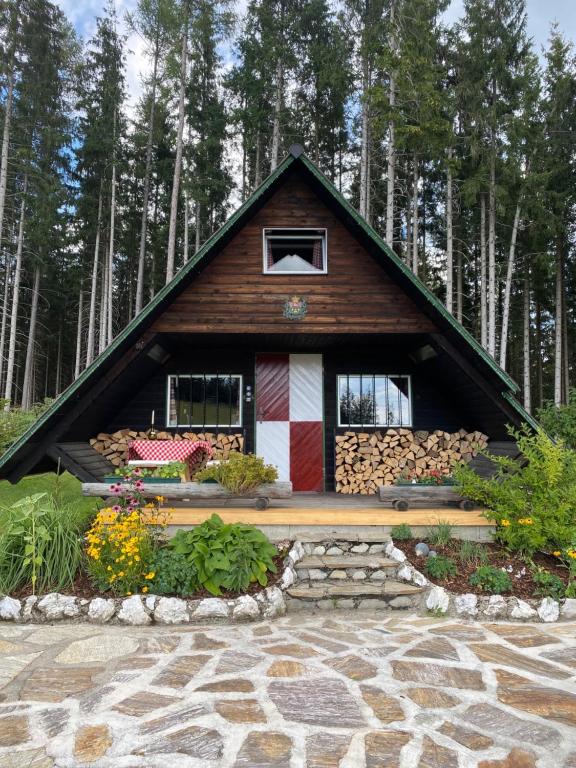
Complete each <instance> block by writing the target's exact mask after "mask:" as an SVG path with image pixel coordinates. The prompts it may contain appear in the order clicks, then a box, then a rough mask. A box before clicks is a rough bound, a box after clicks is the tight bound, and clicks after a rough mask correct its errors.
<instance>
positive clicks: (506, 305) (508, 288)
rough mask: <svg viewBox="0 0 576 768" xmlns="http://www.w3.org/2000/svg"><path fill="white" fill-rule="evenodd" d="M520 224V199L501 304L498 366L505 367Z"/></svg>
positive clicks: (511, 238) (515, 214)
mask: <svg viewBox="0 0 576 768" xmlns="http://www.w3.org/2000/svg"><path fill="white" fill-rule="evenodd" d="M519 226H520V201H518V205H517V206H516V211H515V213H514V223H513V224H512V235H511V237H510V249H509V251H508V266H507V269H506V283H505V285H504V302H503V306H502V331H501V333H500V367H501V368H504V369H505V368H506V349H507V346H508V325H509V322H510V300H511V296H512V277H513V275H514V259H515V257H516V239H517V237H518V228H519Z"/></svg>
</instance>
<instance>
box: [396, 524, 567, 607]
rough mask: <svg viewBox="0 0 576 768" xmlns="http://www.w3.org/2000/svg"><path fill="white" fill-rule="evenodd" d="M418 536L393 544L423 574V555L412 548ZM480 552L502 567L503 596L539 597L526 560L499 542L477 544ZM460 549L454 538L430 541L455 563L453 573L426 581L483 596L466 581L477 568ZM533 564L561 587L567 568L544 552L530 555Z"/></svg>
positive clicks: (457, 541) (498, 566)
mask: <svg viewBox="0 0 576 768" xmlns="http://www.w3.org/2000/svg"><path fill="white" fill-rule="evenodd" d="M419 541H420V540H419V539H410V540H407V541H398V540H396V539H395V540H394V544H395V545H396V547H398V549H400V550H401V551H402V552H403V553H404V554H405V555H406V558H407V560H408V561H409V562H410V563H411V564H412V565H413V566H414V567H415V568H417V569H418V570H420V571H422V572H423V573H425V572H426V571H425V564H426V559H427V558H425V557H421V556H420V557H419V556H418V555H416V553H415V551H414V547H415V545H416V544H417V543H418V542H419ZM478 546H479V547H481V549H482V551H483V552H484V553H485V556H486V563H485V564H486V565H491V566H493V567H495V568H500V569H504V570H506V572H507V573H508V575H509V576H510V580H511V583H512V588H511V589H510V590H509V591H507V592H504V593H503V595H504V596H506V597H509V596H513V597H518V598H520V599H521V600H527V599H529V598H533V597H543V596H544V595H540V594H539V593H538V585H537V584H536V583H535V581H534V577H533V572H532V571H531V569H530V568H529V567H528V564H527V563H526V560H525V559H523V558H521V557H520V556H519V555H517V554H514V553H512V552H509V551H508V550H507V549H505V548H504V547H503V546H502V545H500V544H496V543H494V544H479V545H478ZM461 548H462V541H459V540H456V539H450V541H449V542H448V543H447V544H445V545H441V544H430V549H433V550H434V551H435V552H437V553H438V555H441V556H444V557H448V558H450V559H451V560H453V561H454V563H455V565H456V569H457V572H456V575H455V576H448V577H447V578H446V579H443V580H441V581H440V580H435V579H433V578H431V577H430V576H428V578H429V579H430V581H432V582H433V583H435V584H438V585H439V586H442V587H444V589H446V590H448V591H449V592H451V593H453V594H457V595H463V594H474V595H479V596H480V595H486V594H490V593H487V592H485V591H483V590H482V589H481V588H479V587H478V586H475V585H473V584H470V581H469V580H470V577H471V576H472V574H473V573H474V571H475V570H476V568H477V567H478V565H479V563H478V562H463V561H462V560H461V558H460V557H459V553H460V550H461ZM533 562H534V566H535V567H536V568H543V569H545V570H546V571H548V572H549V573H552V574H554V575H555V576H557V577H558V578H559V579H561V580H562V582H563V583H564V586H565V587H566V586H567V585H568V569H567V568H566V567H565V566H564V565H563V564H562V563H561V562H560V561H559V560H558V558H556V557H553V556H552V555H548V554H545V553H536V554H535V555H534V557H533Z"/></svg>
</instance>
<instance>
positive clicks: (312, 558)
mask: <svg viewBox="0 0 576 768" xmlns="http://www.w3.org/2000/svg"><path fill="white" fill-rule="evenodd" d="M397 567H398V563H397V562H396V561H395V560H391V559H390V558H388V557H382V556H380V555H355V554H343V555H307V556H306V557H303V558H302V560H300V562H298V563H296V565H295V568H296V570H300V571H303V570H307V569H309V568H330V569H333V568H340V569H342V568H368V569H370V570H374V571H377V570H381V569H384V568H397Z"/></svg>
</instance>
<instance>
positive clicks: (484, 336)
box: [480, 194, 488, 349]
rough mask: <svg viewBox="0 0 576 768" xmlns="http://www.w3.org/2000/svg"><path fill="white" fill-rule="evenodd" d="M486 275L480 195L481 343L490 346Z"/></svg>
mask: <svg viewBox="0 0 576 768" xmlns="http://www.w3.org/2000/svg"><path fill="white" fill-rule="evenodd" d="M486 283H487V277H486V197H485V196H484V194H481V195H480V343H481V344H482V346H483V347H484V349H487V348H488V316H487V309H488V304H487V300H488V293H487V285H486Z"/></svg>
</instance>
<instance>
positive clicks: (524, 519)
mask: <svg viewBox="0 0 576 768" xmlns="http://www.w3.org/2000/svg"><path fill="white" fill-rule="evenodd" d="M518 523H519V524H520V525H532V518H531V517H521V518H520V519H519V520H518Z"/></svg>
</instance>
